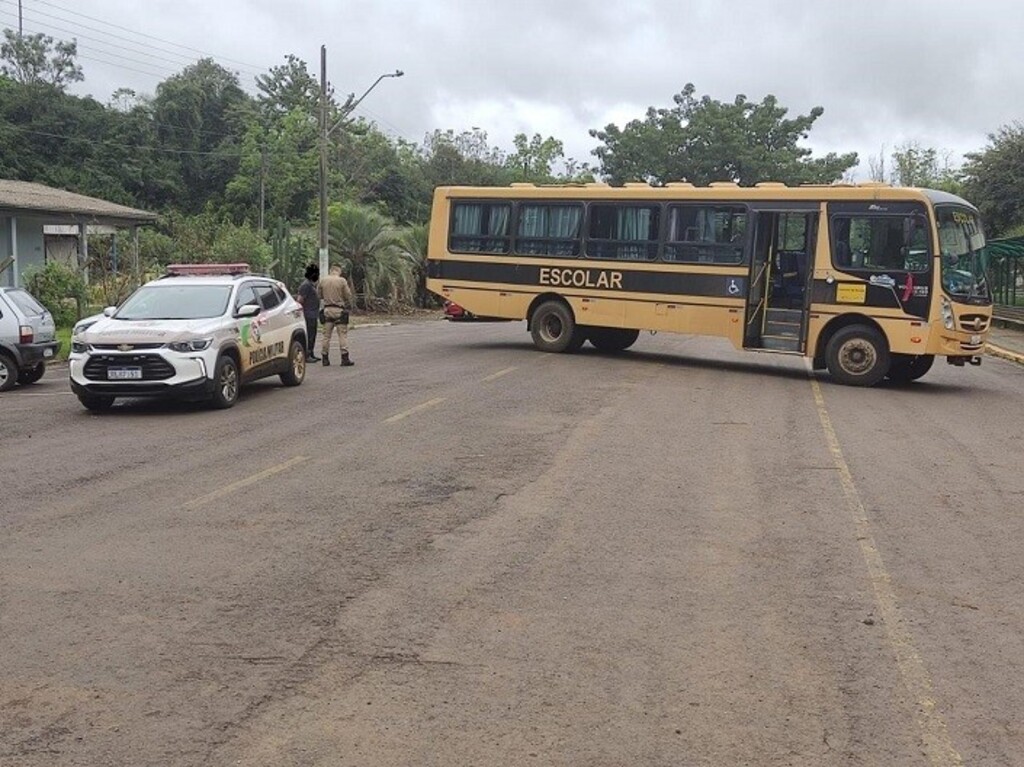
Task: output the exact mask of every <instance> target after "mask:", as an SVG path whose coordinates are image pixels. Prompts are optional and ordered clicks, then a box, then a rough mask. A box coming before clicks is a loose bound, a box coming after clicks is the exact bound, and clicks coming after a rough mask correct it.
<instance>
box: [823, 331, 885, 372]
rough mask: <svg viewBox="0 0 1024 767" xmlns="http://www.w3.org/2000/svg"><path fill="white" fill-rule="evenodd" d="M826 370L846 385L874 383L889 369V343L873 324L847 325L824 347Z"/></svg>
mask: <svg viewBox="0 0 1024 767" xmlns="http://www.w3.org/2000/svg"><path fill="white" fill-rule="evenodd" d="M825 361H826V364H827V366H828V372H829V374H830V375H831V376H832V378H834V379H835V380H836V381H838V382H839V383H841V384H846V385H847V386H874V385H875V384H876V383H878V382H879V381H881V380H882V379H883V378H885V375H886V373H888V372H889V345H888V344H887V343H886V342H885V337H884V336H882V334H881V333H879V332H878V331H877V330H875V329H874V328H871V327H868V326H867V325H848V326H847V327H845V328H840V329H839V330H837V331H836V334H835V335H834V336H832V338H831V339H829V342H828V346H827V347H826V348H825Z"/></svg>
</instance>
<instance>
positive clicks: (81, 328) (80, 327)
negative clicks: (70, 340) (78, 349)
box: [71, 320, 96, 336]
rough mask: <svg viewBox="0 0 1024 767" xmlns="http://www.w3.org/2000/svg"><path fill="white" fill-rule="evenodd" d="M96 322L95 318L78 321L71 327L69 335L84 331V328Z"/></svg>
mask: <svg viewBox="0 0 1024 767" xmlns="http://www.w3.org/2000/svg"><path fill="white" fill-rule="evenodd" d="M95 324H96V320H93V321H92V322H79V323H76V324H75V326H74V327H73V328H72V329H71V335H73V336H77V335H78V334H79V333H84V332H85V331H86V330H88V329H89V328H91V327H92V326H93V325H95Z"/></svg>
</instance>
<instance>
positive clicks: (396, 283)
mask: <svg viewBox="0 0 1024 767" xmlns="http://www.w3.org/2000/svg"><path fill="white" fill-rule="evenodd" d="M329 219H330V235H331V238H330V242H331V244H330V251H331V260H332V261H337V262H339V263H341V264H342V265H343V266H344V267H346V270H347V272H348V274H349V275H350V277H351V280H352V289H353V291H354V292H355V294H356V301H357V303H361V304H362V306H363V307H364V308H373V307H374V306H379V305H380V303H381V302H382V301H383V302H384V303H386V304H387V305H388V306H389V307H390V306H394V304H395V303H396V302H398V301H401V300H402V299H403V298H407V297H408V296H410V295H411V293H412V290H413V285H414V283H413V274H412V270H411V269H410V267H409V264H408V262H407V261H406V260H405V259H403V258H402V255H401V248H400V246H399V239H400V235H401V231H400V230H399V229H398V227H396V226H395V224H394V222H393V221H392V220H391V219H389V218H388V217H387V216H385V215H384V214H382V213H380V212H379V211H377V210H375V209H373V208H370V207H368V206H365V205H358V204H354V203H337V204H335V205H332V206H331V207H330V210H329Z"/></svg>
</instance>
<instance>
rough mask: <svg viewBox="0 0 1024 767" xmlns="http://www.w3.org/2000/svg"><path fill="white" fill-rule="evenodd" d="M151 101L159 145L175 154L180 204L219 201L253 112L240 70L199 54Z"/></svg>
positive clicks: (191, 206)
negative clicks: (198, 58)
mask: <svg viewBox="0 0 1024 767" xmlns="http://www.w3.org/2000/svg"><path fill="white" fill-rule="evenodd" d="M152 107H153V120H154V122H155V125H156V131H157V137H158V140H159V143H160V148H161V149H162V150H164V151H165V152H166V153H168V154H170V155H171V156H174V157H176V158H177V159H176V162H177V164H178V168H179V171H180V177H181V188H182V190H183V194H182V195H181V196H180V197H179V198H178V199H177V200H176V205H177V206H178V207H180V208H182V209H183V210H186V211H188V212H191V213H197V212H199V211H201V210H203V209H204V208H205V207H206V205H207V203H208V202H210V201H213V202H214V203H215V204H220V201H221V200H222V199H223V194H224V189H225V187H226V186H227V184H228V183H229V182H230V181H231V179H232V178H234V177H235V176H236V175H237V173H238V167H239V164H240V161H241V151H240V143H241V140H242V137H243V135H244V134H245V130H246V126H247V125H248V123H249V122H250V121H251V120H252V119H254V112H255V109H254V105H253V102H252V100H251V99H250V97H249V96H248V95H247V94H246V93H245V91H243V90H242V88H241V86H240V85H239V84H238V76H237V75H236V74H235V73H233V72H230V71H228V70H227V69H225V68H224V67H222V66H220V65H219V64H217V63H215V62H214V61H213V60H212V59H201V60H199V61H198V62H196V63H195V64H193V65H191V66H188V67H186V68H185V69H184V70H183V71H182V72H181V74H178V75H174V76H173V77H170V78H168V79H167V80H164V81H163V82H162V83H160V85H158V86H157V91H156V97H155V98H154V99H153V102H152Z"/></svg>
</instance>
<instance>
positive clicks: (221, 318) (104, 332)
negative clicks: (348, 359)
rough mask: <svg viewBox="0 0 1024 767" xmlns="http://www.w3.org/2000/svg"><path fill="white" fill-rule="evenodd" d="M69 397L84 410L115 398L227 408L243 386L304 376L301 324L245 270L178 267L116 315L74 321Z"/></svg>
mask: <svg viewBox="0 0 1024 767" xmlns="http://www.w3.org/2000/svg"><path fill="white" fill-rule="evenodd" d="M68 362H69V366H70V375H71V388H72V390H74V392H75V394H76V395H78V399H79V400H80V401H81V403H82V404H83V405H84V406H85V407H87V408H88V409H89V410H94V411H99V410H107V409H108V408H109V407H110V406H111V405H112V404H114V400H115V398H117V397H176V398H182V399H206V400H209V401H210V402H211V403H212V404H213V405H214V406H215V407H218V408H228V407H231V406H232V405H234V404H235V402H236V401H237V400H238V393H239V387H240V386H241V385H242V384H244V383H247V382H249V381H252V380H255V379H257V378H263V377H264V376H269V375H280V376H281V381H282V382H283V383H284V384H285V385H286V386H298V385H299V384H301V383H302V381H303V379H304V378H305V377H306V323H305V321H304V320H303V318H302V307H301V306H300V305H299V303H298V302H297V301H296V300H295V299H294V298H292V296H291V295H290V294H289V293H288V290H287V289H286V288H285V286H284V285H283V284H282V283H280V282H278V281H277V280H273V279H271V278H269V277H261V276H258V275H254V274H251V273H250V272H249V266H248V264H179V265H174V266H169V267H168V268H167V274H166V275H165V276H164V277H161V278H160V279H157V280H153V281H152V282H148V283H146V284H145V285H143V286H142V287H140V288H139V289H138V290H136V291H135V292H134V293H132V294H131V295H130V296H129V297H128V298H127V299H126V300H125V302H124V303H123V304H121V305H120V306H119V307H108V308H107V309H105V310H104V311H103V314H102V315H98V316H97V317H90V318H88V319H86V320H82V321H80V322H79V323H78V324H77V325H76V326H75V329H74V331H73V335H72V338H71V355H70V357H69V358H68Z"/></svg>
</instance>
